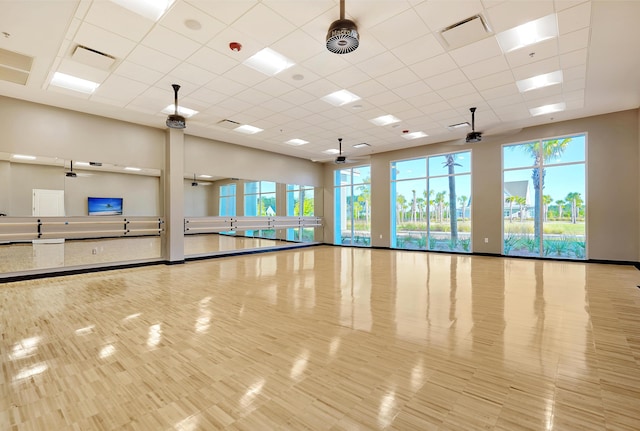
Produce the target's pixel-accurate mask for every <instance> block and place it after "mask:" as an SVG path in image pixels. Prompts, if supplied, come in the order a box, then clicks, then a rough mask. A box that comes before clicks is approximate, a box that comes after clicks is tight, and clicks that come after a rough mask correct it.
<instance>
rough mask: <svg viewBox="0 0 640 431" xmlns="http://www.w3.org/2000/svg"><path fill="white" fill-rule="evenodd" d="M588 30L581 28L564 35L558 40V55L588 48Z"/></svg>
mask: <svg viewBox="0 0 640 431" xmlns="http://www.w3.org/2000/svg"><path fill="white" fill-rule="evenodd" d="M589 34H590V29H589V28H583V29H581V30H577V31H574V32H571V33H567V34H564V35H562V36H560V37H559V38H558V43H559V45H560V53H562V54H564V53H567V52H570V51H575V50H578V49H584V48H587V47H589Z"/></svg>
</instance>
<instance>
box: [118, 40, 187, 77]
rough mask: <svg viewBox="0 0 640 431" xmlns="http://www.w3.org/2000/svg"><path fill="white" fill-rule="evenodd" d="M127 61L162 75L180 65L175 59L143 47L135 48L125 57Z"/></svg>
mask: <svg viewBox="0 0 640 431" xmlns="http://www.w3.org/2000/svg"><path fill="white" fill-rule="evenodd" d="M127 61H130V62H132V63H135V64H138V65H141V66H145V67H149V68H151V69H153V70H155V71H158V72H163V73H168V72H169V71H171V70H173V69H174V68H175V67H176V66H178V64H180V60H178V59H177V58H175V57H171V56H170V55H166V54H164V53H162V52H160V51H157V50H155V49H152V48H148V47H146V46H143V45H138V46H136V47H135V48H134V49H133V51H132V52H131V54H129V56H128V57H127Z"/></svg>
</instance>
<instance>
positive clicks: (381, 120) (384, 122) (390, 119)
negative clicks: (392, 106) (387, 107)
mask: <svg viewBox="0 0 640 431" xmlns="http://www.w3.org/2000/svg"><path fill="white" fill-rule="evenodd" d="M369 121H370V122H372V123H373V124H375V125H376V126H388V125H389V124H393V123H399V122H400V119H399V118H397V117H394V116H393V115H390V114H389V115H382V116H380V117H377V118H373V119H371V120H369Z"/></svg>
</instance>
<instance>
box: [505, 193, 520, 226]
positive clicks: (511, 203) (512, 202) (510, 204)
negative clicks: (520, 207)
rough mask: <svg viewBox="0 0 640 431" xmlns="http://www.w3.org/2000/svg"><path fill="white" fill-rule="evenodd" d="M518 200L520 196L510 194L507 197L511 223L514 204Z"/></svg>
mask: <svg viewBox="0 0 640 431" xmlns="http://www.w3.org/2000/svg"><path fill="white" fill-rule="evenodd" d="M517 200H518V196H509V197H507V198H506V199H505V201H507V203H509V223H511V222H512V221H513V204H514V203H515V202H516V201H517Z"/></svg>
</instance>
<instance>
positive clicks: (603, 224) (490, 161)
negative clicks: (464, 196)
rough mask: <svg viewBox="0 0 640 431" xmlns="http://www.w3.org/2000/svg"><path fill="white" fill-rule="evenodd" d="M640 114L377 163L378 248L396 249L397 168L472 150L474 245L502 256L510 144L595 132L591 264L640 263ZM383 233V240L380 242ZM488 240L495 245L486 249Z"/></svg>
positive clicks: (329, 232) (377, 158) (374, 223)
mask: <svg viewBox="0 0 640 431" xmlns="http://www.w3.org/2000/svg"><path fill="white" fill-rule="evenodd" d="M639 122H640V119H639V112H638V110H631V111H623V112H618V113H612V114H607V115H600V116H595V117H590V118H583V119H578V120H572V121H565V122H559V123H550V124H547V125H543V126H537V127H531V128H527V129H524V130H522V131H520V132H519V133H517V134H514V135H509V136H503V137H501V138H500V137H494V138H492V137H490V136H486V137H485V139H484V140H483V141H482V142H481V143H477V144H471V145H451V144H446V143H445V144H433V145H425V146H422V147H415V148H411V149H406V150H399V151H393V152H387V153H382V154H376V155H373V156H372V157H371V177H372V180H371V183H372V184H371V199H372V205H371V207H372V212H373V214H372V218H371V233H372V245H373V246H380V247H389V245H390V238H389V234H390V231H391V227H390V209H389V208H390V184H389V164H390V162H391V161H393V160H402V159H410V158H415V157H424V156H429V155H436V154H445V153H448V152H451V151H464V150H471V152H472V170H471V172H472V201H473V208H472V210H473V212H472V223H473V224H472V243H473V251H474V252H476V253H494V254H500V253H501V237H502V226H501V221H502V216H501V214H502V190H501V189H502V166H501V164H502V161H501V159H502V155H501V149H502V145H503V144H508V143H515V142H525V141H529V140H533V139H538V138H550V137H556V136H559V135H566V134H576V133H582V132H586V133H587V196H586V202H587V246H588V257H589V258H590V259H603V260H614V261H638V260H640V241H639V239H638V238H639V236H640V228H639V224H640V223H639V220H640V206H639V202H640V177H639V175H638V164H639V161H640V138H639V136H640V130H639ZM337 168H338V167H336V165H333V164H327V165H326V166H325V199H324V202H325V218H326V221H327V227H326V228H325V242H329V243H332V242H333V228H332V226H333V171H334V170H335V169H337ZM380 235H382V239H381V238H380ZM484 238H488V239H489V242H488V243H485V242H484Z"/></svg>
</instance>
